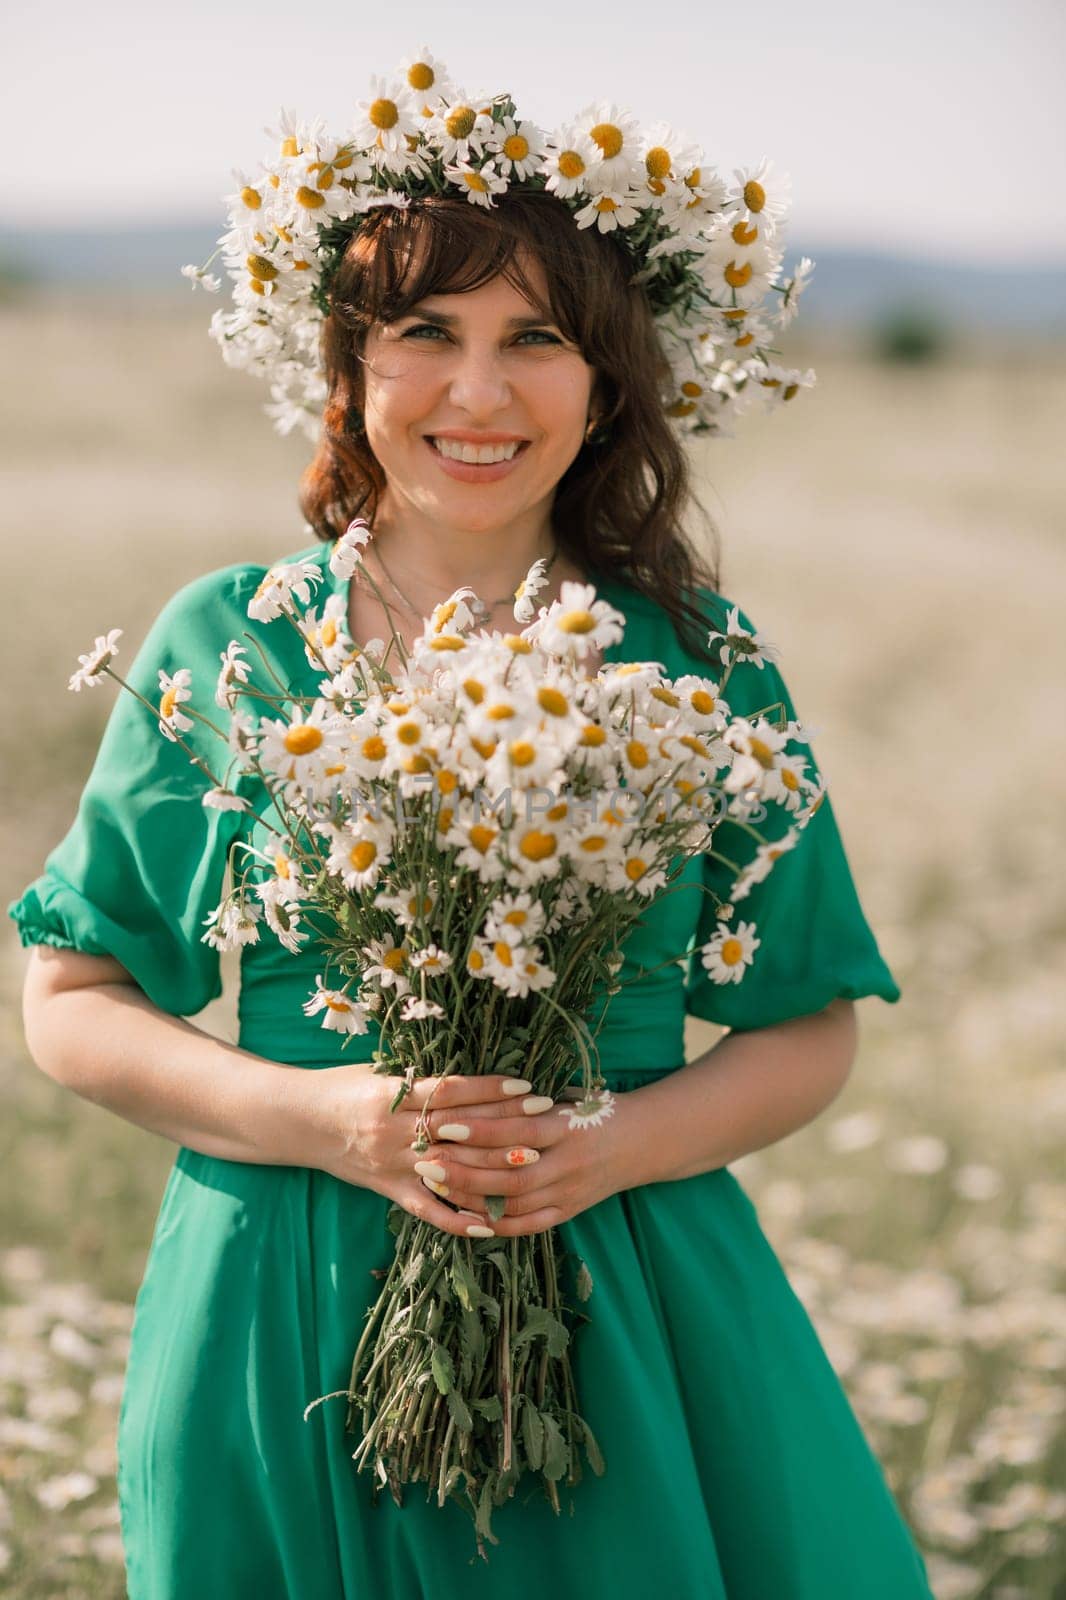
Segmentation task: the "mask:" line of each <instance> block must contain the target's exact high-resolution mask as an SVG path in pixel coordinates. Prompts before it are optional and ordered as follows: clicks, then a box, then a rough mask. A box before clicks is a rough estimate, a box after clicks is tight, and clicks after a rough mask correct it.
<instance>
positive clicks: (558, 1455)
mask: <svg viewBox="0 0 1066 1600" xmlns="http://www.w3.org/2000/svg"><path fill="white" fill-rule="evenodd" d="M569 1465H570V1452H569V1451H568V1450H567V1448H566V1440H565V1439H564V1438H563V1431H562V1429H561V1428H560V1426H559V1424H558V1423H557V1422H556V1420H555V1418H554V1417H552V1416H547V1415H546V1416H545V1418H544V1476H545V1477H546V1478H552V1479H557V1478H561V1477H562V1476H563V1475H564V1474H565V1472H566V1469H567V1467H568V1466H569Z"/></svg>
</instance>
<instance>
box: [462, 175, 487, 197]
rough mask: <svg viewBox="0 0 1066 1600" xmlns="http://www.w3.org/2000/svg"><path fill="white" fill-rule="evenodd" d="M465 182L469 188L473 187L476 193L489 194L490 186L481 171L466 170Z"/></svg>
mask: <svg viewBox="0 0 1066 1600" xmlns="http://www.w3.org/2000/svg"><path fill="white" fill-rule="evenodd" d="M463 182H464V183H465V184H466V186H467V188H468V189H473V191H474V193H475V194H488V192H489V186H488V184H487V183H486V181H485V179H484V178H483V177H482V176H481V174H480V172H464V173H463Z"/></svg>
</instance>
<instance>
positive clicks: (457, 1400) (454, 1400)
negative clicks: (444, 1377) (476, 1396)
mask: <svg viewBox="0 0 1066 1600" xmlns="http://www.w3.org/2000/svg"><path fill="white" fill-rule="evenodd" d="M448 1410H449V1411H450V1412H451V1414H452V1416H453V1417H454V1419H455V1426H456V1427H457V1428H459V1429H461V1431H462V1432H463V1433H470V1432H471V1430H472V1429H473V1426H474V1421H473V1418H472V1417H471V1415H470V1411H469V1409H468V1407H467V1404H466V1401H465V1400H464V1399H463V1397H462V1395H461V1394H460V1393H459V1391H458V1389H449V1390H448Z"/></svg>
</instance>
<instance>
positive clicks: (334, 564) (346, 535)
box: [329, 517, 374, 581]
mask: <svg viewBox="0 0 1066 1600" xmlns="http://www.w3.org/2000/svg"><path fill="white" fill-rule="evenodd" d="M373 537H374V534H373V530H372V529H371V527H370V524H369V523H368V522H367V520H366V518H365V517H355V518H353V520H352V521H351V522H349V524H348V526H347V527H346V528H345V530H344V532H343V533H342V534H341V536H340V538H339V539H338V540H337V542H336V544H335V545H334V546H333V549H332V550H331V551H330V553H329V570H330V571H331V572H332V573H333V575H334V577H335V578H341V579H343V580H345V581H346V580H347V579H348V578H350V577H351V576H352V573H353V572H354V571H355V569H356V567H361V566H362V564H363V552H364V550H365V549H366V547H367V545H368V544H369V543H370V541H371V539H372V538H373Z"/></svg>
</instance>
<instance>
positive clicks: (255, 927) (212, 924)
mask: <svg viewBox="0 0 1066 1600" xmlns="http://www.w3.org/2000/svg"><path fill="white" fill-rule="evenodd" d="M261 916H262V912H261V911H260V909H259V907H258V906H257V905H255V904H254V903H253V902H252V901H247V902H241V903H240V904H238V903H236V902H234V901H232V900H226V901H224V902H223V903H222V904H221V905H218V906H216V907H215V909H214V910H213V911H210V912H209V913H208V914H207V916H206V917H205V918H204V923H205V925H206V928H207V932H206V933H202V934H201V935H200V943H201V944H208V945H210V946H211V948H212V949H213V950H239V949H240V948H241V947H242V946H243V945H246V944H258V943H259V920H260V918H261Z"/></svg>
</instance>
